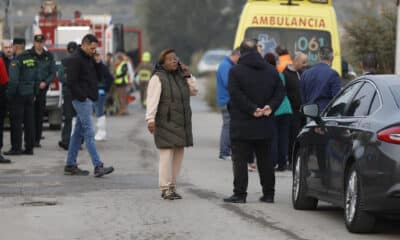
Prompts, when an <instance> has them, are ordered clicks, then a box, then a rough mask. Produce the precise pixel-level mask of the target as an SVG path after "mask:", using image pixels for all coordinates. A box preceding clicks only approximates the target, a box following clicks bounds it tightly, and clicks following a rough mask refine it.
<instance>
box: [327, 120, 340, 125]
mask: <svg viewBox="0 0 400 240" xmlns="http://www.w3.org/2000/svg"><path fill="white" fill-rule="evenodd" d="M325 125H326V126H337V125H339V123H338V122H336V121H332V120H331V121H326V122H325Z"/></svg>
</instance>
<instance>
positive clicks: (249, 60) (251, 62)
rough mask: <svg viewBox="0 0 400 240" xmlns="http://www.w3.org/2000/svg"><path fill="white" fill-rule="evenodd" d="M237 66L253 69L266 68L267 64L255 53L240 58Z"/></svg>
mask: <svg viewBox="0 0 400 240" xmlns="http://www.w3.org/2000/svg"><path fill="white" fill-rule="evenodd" d="M238 64H243V65H246V66H248V67H250V68H254V69H265V68H267V63H266V62H265V60H264V59H263V58H262V57H261V55H260V54H259V53H258V52H257V51H253V52H249V53H246V54H244V55H243V56H241V57H240V58H239V62H238Z"/></svg>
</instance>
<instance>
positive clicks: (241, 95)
mask: <svg viewBox="0 0 400 240" xmlns="http://www.w3.org/2000/svg"><path fill="white" fill-rule="evenodd" d="M228 90H229V95H230V97H231V99H230V102H229V105H228V107H229V112H230V116H231V123H230V134H231V138H232V139H240V140H257V139H270V138H272V131H273V128H274V127H275V124H274V119H273V118H274V117H273V114H271V115H270V116H269V117H261V118H256V117H254V116H253V113H254V112H255V111H256V109H257V108H264V106H265V105H269V106H270V107H271V108H272V111H275V110H276V109H277V108H278V107H279V105H280V103H281V101H282V99H283V97H284V96H285V94H286V93H285V89H284V87H283V85H282V81H281V79H280V77H279V73H278V72H277V70H276V69H275V68H274V67H273V66H272V65H269V64H266V62H265V61H264V59H262V57H261V56H260V54H259V53H257V52H252V53H249V54H246V55H244V56H242V57H240V59H239V62H238V64H237V65H235V66H233V67H232V69H231V70H230V72H229V83H228Z"/></svg>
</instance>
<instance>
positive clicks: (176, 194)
mask: <svg viewBox="0 0 400 240" xmlns="http://www.w3.org/2000/svg"><path fill="white" fill-rule="evenodd" d="M171 195H172V196H171V197H172V198H174V199H182V196H181V195H180V194H178V193H176V192H175V191H174V192H172V193H171Z"/></svg>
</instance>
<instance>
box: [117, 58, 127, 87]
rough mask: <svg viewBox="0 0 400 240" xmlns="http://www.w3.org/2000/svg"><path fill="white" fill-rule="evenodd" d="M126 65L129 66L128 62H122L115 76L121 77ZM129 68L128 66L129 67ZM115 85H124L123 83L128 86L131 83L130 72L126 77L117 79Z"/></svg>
mask: <svg viewBox="0 0 400 240" xmlns="http://www.w3.org/2000/svg"><path fill="white" fill-rule="evenodd" d="M125 64H128V63H127V62H126V61H122V62H121V63H120V64H119V65H118V67H117V69H116V70H115V75H117V76H119V75H121V74H122V67H123V66H124V65H125ZM127 67H128V66H127ZM114 83H115V84H116V85H121V84H123V83H125V84H128V83H129V74H128V72H126V74H125V75H124V76H122V77H119V78H115V80H114Z"/></svg>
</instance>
